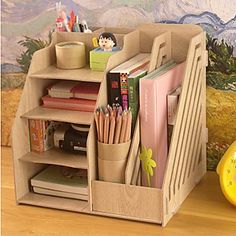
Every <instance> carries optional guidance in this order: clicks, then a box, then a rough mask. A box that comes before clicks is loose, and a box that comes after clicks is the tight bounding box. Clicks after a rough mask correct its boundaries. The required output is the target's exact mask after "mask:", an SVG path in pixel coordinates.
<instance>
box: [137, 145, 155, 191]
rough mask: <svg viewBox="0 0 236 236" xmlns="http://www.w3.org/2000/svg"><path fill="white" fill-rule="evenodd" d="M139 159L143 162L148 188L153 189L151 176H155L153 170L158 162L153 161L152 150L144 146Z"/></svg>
mask: <svg viewBox="0 0 236 236" xmlns="http://www.w3.org/2000/svg"><path fill="white" fill-rule="evenodd" d="M139 158H140V160H141V161H142V166H143V170H144V172H145V173H146V175H147V182H148V186H149V187H151V182H150V176H153V169H152V168H155V167H156V166H157V164H156V162H155V161H154V160H152V149H151V148H148V149H147V148H146V147H145V146H144V145H142V148H141V153H140V154H139Z"/></svg>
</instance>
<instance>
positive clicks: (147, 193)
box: [92, 181, 162, 221]
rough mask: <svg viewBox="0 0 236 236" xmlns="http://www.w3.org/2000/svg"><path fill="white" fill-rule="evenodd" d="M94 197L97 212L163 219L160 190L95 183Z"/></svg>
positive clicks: (94, 206)
mask: <svg viewBox="0 0 236 236" xmlns="http://www.w3.org/2000/svg"><path fill="white" fill-rule="evenodd" d="M92 196H93V210H95V211H101V212H108V213H113V214H118V215H127V216H133V217H137V218H144V219H152V220H156V221H159V220H160V219H161V207H162V206H161V191H160V190H158V189H154V188H145V187H138V186H132V185H123V184H114V183H107V182H102V181H93V182H92ZM144 203H145V204H144Z"/></svg>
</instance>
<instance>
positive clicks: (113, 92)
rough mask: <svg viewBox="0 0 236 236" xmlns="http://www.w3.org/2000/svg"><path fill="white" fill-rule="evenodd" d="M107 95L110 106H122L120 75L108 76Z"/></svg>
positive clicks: (110, 74)
mask: <svg viewBox="0 0 236 236" xmlns="http://www.w3.org/2000/svg"><path fill="white" fill-rule="evenodd" d="M107 95H108V104H109V105H110V106H113V105H117V104H119V105H120V106H122V99H121V93H120V73H108V74H107Z"/></svg>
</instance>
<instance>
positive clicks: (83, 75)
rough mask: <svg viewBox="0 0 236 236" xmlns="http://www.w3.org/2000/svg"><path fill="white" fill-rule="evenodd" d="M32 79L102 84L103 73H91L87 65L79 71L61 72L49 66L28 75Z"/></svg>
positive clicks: (53, 66)
mask: <svg viewBox="0 0 236 236" xmlns="http://www.w3.org/2000/svg"><path fill="white" fill-rule="evenodd" d="M30 77H32V78H39V79H61V80H78V81H86V82H99V83H100V82H102V80H103V78H104V72H102V71H93V70H91V69H90V68H89V66H88V65H87V66H86V67H84V68H81V69H75V70H62V69H58V68H56V66H55V65H52V66H49V67H47V68H46V69H44V70H40V71H38V72H36V73H33V74H31V75H30Z"/></svg>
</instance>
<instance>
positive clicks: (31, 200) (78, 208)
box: [18, 192, 89, 212]
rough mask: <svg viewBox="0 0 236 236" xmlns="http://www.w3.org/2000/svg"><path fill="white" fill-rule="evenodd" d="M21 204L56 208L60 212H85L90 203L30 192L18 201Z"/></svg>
mask: <svg viewBox="0 0 236 236" xmlns="http://www.w3.org/2000/svg"><path fill="white" fill-rule="evenodd" d="M18 203H20V204H29V205H34V206H41V207H48V208H55V209H60V210H67V211H75V212H83V211H84V209H86V208H87V206H88V205H89V203H88V202H87V201H82V200H75V199H70V198H62V197H53V196H48V195H43V194H37V193H32V192H29V193H27V194H26V195H25V196H23V197H22V198H20V199H19V200H18Z"/></svg>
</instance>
